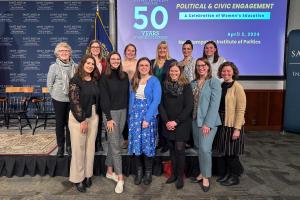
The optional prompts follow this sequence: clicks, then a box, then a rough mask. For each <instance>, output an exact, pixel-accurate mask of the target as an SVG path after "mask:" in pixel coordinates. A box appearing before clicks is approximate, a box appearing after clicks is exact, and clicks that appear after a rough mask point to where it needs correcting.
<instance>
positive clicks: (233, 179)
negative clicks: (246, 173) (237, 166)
mask: <svg viewBox="0 0 300 200" xmlns="http://www.w3.org/2000/svg"><path fill="white" fill-rule="evenodd" d="M239 183H240V179H239V177H238V176H237V175H231V176H230V177H229V178H228V179H227V180H226V181H223V182H221V183H220V184H221V185H223V186H232V185H238V184H239Z"/></svg>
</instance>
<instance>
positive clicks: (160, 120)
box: [157, 116, 168, 147]
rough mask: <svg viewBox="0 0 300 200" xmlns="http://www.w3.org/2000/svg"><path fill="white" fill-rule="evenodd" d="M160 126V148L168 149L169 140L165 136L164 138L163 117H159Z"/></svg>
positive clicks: (158, 127)
mask: <svg viewBox="0 0 300 200" xmlns="http://www.w3.org/2000/svg"><path fill="white" fill-rule="evenodd" d="M157 122H158V126H157V129H158V130H157V131H158V145H157V146H158V147H167V146H168V144H167V139H166V138H165V136H163V126H165V123H164V122H163V121H162V119H161V117H160V116H158V120H157Z"/></svg>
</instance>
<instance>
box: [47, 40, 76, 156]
mask: <svg viewBox="0 0 300 200" xmlns="http://www.w3.org/2000/svg"><path fill="white" fill-rule="evenodd" d="M54 54H55V56H56V61H55V63H53V64H52V65H50V67H49V72H48V76H47V87H48V89H49V93H50V95H51V98H52V102H53V107H54V111H55V119H56V128H55V132H56V141H57V146H58V151H57V156H58V157H63V156H64V147H65V142H66V150H67V154H68V155H70V156H71V154H72V153H71V142H70V131H69V127H68V121H69V111H70V100H69V97H68V93H69V81H70V79H71V78H72V77H73V75H74V74H75V71H76V68H77V64H75V63H74V61H73V60H72V49H71V47H70V45H69V44H68V43H66V42H60V43H58V44H57V45H56V47H55V50H54ZM65 134H66V136H65Z"/></svg>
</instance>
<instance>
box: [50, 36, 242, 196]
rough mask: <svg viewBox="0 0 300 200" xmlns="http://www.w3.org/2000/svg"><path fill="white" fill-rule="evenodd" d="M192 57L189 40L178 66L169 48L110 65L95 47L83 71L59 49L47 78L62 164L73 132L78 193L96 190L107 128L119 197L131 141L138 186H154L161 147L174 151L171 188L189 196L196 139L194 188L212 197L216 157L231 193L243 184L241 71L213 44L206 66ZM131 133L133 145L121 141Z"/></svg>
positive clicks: (111, 59) (113, 57)
mask: <svg viewBox="0 0 300 200" xmlns="http://www.w3.org/2000/svg"><path fill="white" fill-rule="evenodd" d="M192 51H193V44H192V42H191V41H190V40H187V41H186V42H185V43H184V44H183V46H182V53H183V57H184V58H183V60H181V61H180V62H177V61H176V60H174V59H172V58H171V56H170V53H169V49H168V45H167V43H166V42H165V41H162V42H160V43H159V44H158V46H157V49H156V58H155V59H153V60H149V59H148V58H147V57H142V58H140V59H138V60H137V59H136V53H137V49H136V47H135V45H133V44H128V45H127V46H126V47H125V50H124V55H125V59H124V60H122V59H121V55H120V54H119V53H118V52H116V51H113V52H111V53H110V54H109V55H108V56H107V58H106V62H105V59H103V58H102V56H101V55H102V54H101V44H100V43H99V41H97V40H93V41H91V42H90V44H89V46H88V49H87V54H86V55H85V56H84V57H83V58H82V59H81V61H80V63H79V65H78V66H77V65H76V64H75V63H74V62H73V60H72V49H71V47H70V46H69V45H68V44H67V43H65V42H61V43H59V44H57V46H56V48H55V55H56V57H57V59H56V62H55V63H54V64H52V65H51V66H50V68H49V73H48V78H47V86H48V88H49V92H50V95H51V97H52V99H53V105H54V108H55V114H56V135H57V144H58V152H57V156H58V157H62V156H64V149H65V146H64V144H65V132H66V135H67V136H66V152H67V154H68V155H72V159H71V167H70V177H69V180H70V181H71V182H72V183H74V184H75V187H76V189H77V190H78V191H79V192H85V191H86V188H88V187H90V186H91V185H92V179H91V177H92V175H93V163H94V154H95V148H98V149H101V148H102V145H101V130H102V124H103V125H104V126H105V130H106V132H107V140H108V150H107V157H106V162H105V164H106V166H107V172H106V178H108V179H111V180H112V181H114V182H115V183H116V186H115V192H116V193H122V192H123V189H124V176H123V174H122V158H121V154H120V151H121V148H122V146H124V145H126V146H127V140H128V154H129V155H133V156H134V160H135V164H136V166H135V167H136V175H135V178H134V184H136V185H139V184H141V183H142V182H143V184H145V185H149V184H150V183H151V182H152V165H153V164H152V162H153V157H154V156H155V152H156V147H157V145H158V144H160V145H161V146H162V147H163V148H166V149H169V150H170V158H171V162H172V168H173V170H172V175H171V177H169V178H168V179H167V181H166V183H167V184H170V183H175V186H176V188H177V189H180V188H182V187H183V186H184V169H185V148H186V142H187V141H189V140H190V138H191V137H190V136H193V137H192V138H193V139H194V146H195V148H196V149H197V150H198V154H199V165H200V174H199V175H198V176H197V177H194V178H192V179H191V181H192V182H195V183H199V184H200V186H201V188H202V190H203V191H204V192H207V191H209V188H210V182H209V178H210V177H211V168H212V153H211V152H212V149H213V150H214V151H215V152H217V153H218V155H220V159H222V160H223V163H224V166H223V167H224V168H226V171H225V170H224V174H222V176H221V177H220V178H218V179H217V181H218V182H220V184H222V185H224V186H230V185H236V184H238V183H239V176H240V175H241V174H242V173H243V167H242V165H241V163H240V161H239V155H240V154H242V153H243V150H244V131H243V124H244V113H245V107H246V97H245V93H244V90H243V88H242V86H241V85H240V84H239V83H238V82H237V81H236V78H237V76H238V73H239V72H238V69H237V67H236V66H235V65H234V63H232V62H225V59H224V58H223V57H221V56H219V54H218V49H217V45H216V43H215V42H213V41H209V42H207V43H206V44H205V46H204V50H203V52H204V53H203V57H201V58H198V59H194V58H193V57H192ZM219 65H220V66H219ZM215 74H217V76H218V78H217V77H216V76H215ZM221 80H223V83H221ZM124 127H126V128H125V129H127V131H128V139H127V138H124V137H123V135H122V133H123V130H124ZM97 138H98V139H97ZM225 172H226V173H225Z"/></svg>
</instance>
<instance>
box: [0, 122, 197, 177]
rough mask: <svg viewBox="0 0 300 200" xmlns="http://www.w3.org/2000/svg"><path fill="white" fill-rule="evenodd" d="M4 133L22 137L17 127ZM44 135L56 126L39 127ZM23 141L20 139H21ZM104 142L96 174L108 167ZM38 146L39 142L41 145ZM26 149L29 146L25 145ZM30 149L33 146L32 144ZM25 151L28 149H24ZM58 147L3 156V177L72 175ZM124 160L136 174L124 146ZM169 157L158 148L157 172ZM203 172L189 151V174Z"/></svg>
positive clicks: (125, 167) (0, 157) (0, 161)
mask: <svg viewBox="0 0 300 200" xmlns="http://www.w3.org/2000/svg"><path fill="white" fill-rule="evenodd" d="M31 133H32V132H31V130H30V129H24V131H23V135H22V136H20V137H24V136H31ZM0 134H2V135H3V134H8V135H9V134H17V136H19V132H18V130H17V129H8V130H7V129H6V128H0ZM41 134H53V136H54V135H55V133H54V129H53V128H52V127H50V128H48V129H46V130H43V129H41V130H38V131H37V132H36V133H35V135H34V136H32V137H38V136H40V135H41ZM18 140H20V139H18ZM102 141H103V142H102V144H103V148H104V151H99V152H96V153H95V160H94V175H95V176H100V175H105V173H106V166H105V158H106V152H107V141H106V140H105V138H104V137H103V138H102ZM37 145H38V144H37ZM24 148H26V147H24ZM28 148H29V147H28ZM24 152H25V151H24ZM56 152H57V148H55V149H54V150H53V151H51V153H49V155H40V154H37V155H34V154H26V153H24V154H20V155H15V154H14V155H12V154H10V155H5V154H2V155H0V176H7V177H12V176H18V177H22V176H25V175H30V176H35V175H40V176H46V175H49V176H51V177H54V176H65V177H67V176H69V168H70V161H71V157H70V156H68V155H65V156H64V157H63V158H58V157H56ZM121 154H122V161H123V162H122V163H123V173H124V174H125V175H126V176H128V175H130V174H134V172H135V164H134V159H133V157H132V156H130V155H128V154H127V149H122V152H121ZM168 160H169V152H166V153H160V151H159V150H158V151H157V153H156V156H155V158H154V162H153V174H154V175H156V176H159V175H161V174H162V173H163V165H164V162H165V161H168ZM198 172H199V164H198V158H197V152H195V150H193V149H187V150H186V176H196V174H198Z"/></svg>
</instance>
